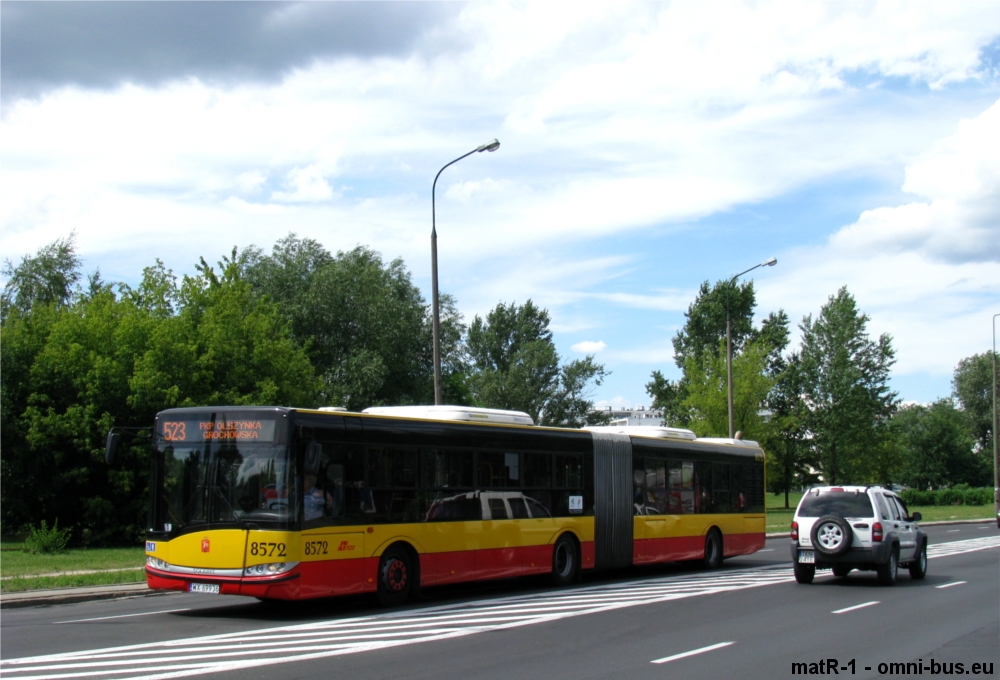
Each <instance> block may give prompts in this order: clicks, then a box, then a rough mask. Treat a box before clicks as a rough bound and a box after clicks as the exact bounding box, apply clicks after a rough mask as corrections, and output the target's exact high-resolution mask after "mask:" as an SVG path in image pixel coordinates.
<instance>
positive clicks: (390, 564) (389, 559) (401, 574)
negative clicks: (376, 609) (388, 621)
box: [377, 547, 414, 607]
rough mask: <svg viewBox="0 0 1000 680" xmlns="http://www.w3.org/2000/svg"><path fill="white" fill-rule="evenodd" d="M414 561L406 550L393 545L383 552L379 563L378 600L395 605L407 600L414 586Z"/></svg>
mask: <svg viewBox="0 0 1000 680" xmlns="http://www.w3.org/2000/svg"><path fill="white" fill-rule="evenodd" d="M413 577H414V572H413V563H412V561H411V560H410V556H409V554H407V552H406V550H404V549H403V548H399V547H392V548H389V549H388V550H386V551H385V552H384V553H382V559H381V560H379V563H378V590H377V594H378V601H379V602H381V603H382V605H383V606H386V607H395V606H397V605H400V604H402V603H403V602H405V601H406V598H407V597H408V596H409V595H410V590H411V589H412V588H413Z"/></svg>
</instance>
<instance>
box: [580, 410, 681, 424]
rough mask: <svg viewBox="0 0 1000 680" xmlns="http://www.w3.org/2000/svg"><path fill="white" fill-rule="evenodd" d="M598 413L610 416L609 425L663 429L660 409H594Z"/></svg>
mask: <svg viewBox="0 0 1000 680" xmlns="http://www.w3.org/2000/svg"><path fill="white" fill-rule="evenodd" d="M594 410H595V411H598V412H600V413H603V414H605V415H609V416H611V423H610V424H611V425H618V426H620V427H644V426H645V427H664V426H665V425H666V423H664V422H663V411H662V410H660V409H647V408H646V407H645V406H635V407H633V408H614V407H612V406H605V407H604V408H602V409H594Z"/></svg>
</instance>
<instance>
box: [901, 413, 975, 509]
mask: <svg viewBox="0 0 1000 680" xmlns="http://www.w3.org/2000/svg"><path fill="white" fill-rule="evenodd" d="M892 429H893V434H894V435H895V440H896V441H897V442H898V444H899V447H900V448H901V454H902V455H901V462H902V469H901V471H900V475H899V479H900V481H901V482H903V483H904V484H906V485H908V486H910V487H913V488H915V489H919V490H927V489H931V488H941V487H944V486H954V485H956V484H968V485H971V486H985V485H988V484H990V481H991V478H992V472H993V457H992V452H990V453H989V455H987V454H985V453H976V452H974V451H973V437H972V433H971V432H970V431H969V428H968V423H967V421H966V419H965V416H964V414H963V413H962V412H961V411H959V410H958V409H956V408H955V405H954V403H953V402H952V401H951V400H950V399H940V400H938V401H936V402H934V403H933V404H931V405H930V406H923V405H920V404H911V405H908V406H904V407H903V408H901V409H900V410H899V412H898V413H896V415H895V416H894V417H893V419H892Z"/></svg>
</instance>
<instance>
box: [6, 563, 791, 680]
mask: <svg viewBox="0 0 1000 680" xmlns="http://www.w3.org/2000/svg"><path fill="white" fill-rule="evenodd" d="M792 580H793V577H792V574H791V569H789V568H787V567H765V568H755V569H746V570H739V571H732V572H721V573H720V572H716V573H713V574H699V575H693V576H683V577H663V578H659V579H650V580H648V581H640V582H632V583H620V584H611V585H601V586H591V587H585V588H578V589H575V590H571V591H564V592H561V593H555V594H552V593H549V594H541V595H527V596H514V597H510V598H504V599H499V600H488V601H481V602H476V603H469V604H464V605H443V606H441V607H434V608H428V609H424V610H417V611H409V612H399V613H395V614H378V615H375V616H363V617H358V618H354V619H344V620H340V621H328V622H318V623H311V624H302V625H295V626H282V627H278V628H271V629H264V630H252V631H245V632H242V633H227V634H221V635H213V636H206V637H201V638H189V639H182V640H174V641H169V642H161V643H150V644H144V645H133V646H129V647H118V648H111V649H97V650H89V651H82V652H74V653H69V654H56V655H50V656H42V657H34V658H27V659H10V660H8V659H3V660H0V667H2V669H3V675H4V676H8V677H13V678H18V679H19V680H20V679H22V678H23V679H24V680H28V679H29V678H35V679H38V680H40V679H41V678H67V677H91V676H105V677H107V676H112V677H115V678H148V679H152V678H174V677H185V676H192V675H201V674H207V673H214V672H220V671H226V670H236V669H241V668H251V667H259V666H262V665H270V664H278V663H288V662H295V661H306V660H309V659H320V658H325V657H331V656H338V655H342V654H353V653H358V652H365V651H370V650H375V649H383V648H387V647H395V646H399V645H406V644H413V643H419V642H430V641H433V640H442V639H448V638H455V637H461V636H465V635H473V634H476V633H480V632H486V631H492V630H503V629H509V628H515V627H519V626H525V625H531V624H534V623H544V622H549V621H556V620H559V619H563V618H567V617H575V616H580V615H585V614H591V613H597V612H602V611H609V610H615V609H621V608H626V607H633V606H638V605H643V604H652V603H655V602H666V601H671V600H676V599H683V598H689V597H695V596H699V595H710V594H714V593H721V592H727V591H733V590H742V589H745V588H753V587H759V586H766V585H773V584H777V583H787V582H790V581H792Z"/></svg>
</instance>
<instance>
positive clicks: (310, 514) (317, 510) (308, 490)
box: [302, 475, 333, 520]
mask: <svg viewBox="0 0 1000 680" xmlns="http://www.w3.org/2000/svg"><path fill="white" fill-rule="evenodd" d="M302 488H303V490H304V491H303V498H302V507H303V510H304V511H305V519H307V520H310V519H316V518H317V517H322V516H323V512H324V511H325V510H326V509H327V508H329V507H332V506H333V497H332V496H331V495H330V494H329V493H328V492H326V491H323V490H322V489H320V488H319V487H317V486H316V475H306V476H305V477H304V478H303V479H302Z"/></svg>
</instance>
